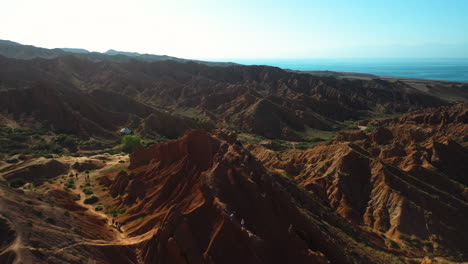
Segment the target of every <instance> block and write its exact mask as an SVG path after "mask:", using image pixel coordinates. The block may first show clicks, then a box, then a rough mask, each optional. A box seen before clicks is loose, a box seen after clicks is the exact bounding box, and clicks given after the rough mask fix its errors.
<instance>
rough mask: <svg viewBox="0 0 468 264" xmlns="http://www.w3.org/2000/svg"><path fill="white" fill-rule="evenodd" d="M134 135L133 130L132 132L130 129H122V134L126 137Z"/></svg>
mask: <svg viewBox="0 0 468 264" xmlns="http://www.w3.org/2000/svg"><path fill="white" fill-rule="evenodd" d="M131 133H132V130H130V129H129V128H126V127H124V128H122V129H120V134H124V135H130V134H131Z"/></svg>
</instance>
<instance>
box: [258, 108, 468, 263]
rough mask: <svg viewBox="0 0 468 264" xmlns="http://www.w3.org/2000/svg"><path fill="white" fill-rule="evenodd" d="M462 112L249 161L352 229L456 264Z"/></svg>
mask: <svg viewBox="0 0 468 264" xmlns="http://www.w3.org/2000/svg"><path fill="white" fill-rule="evenodd" d="M467 109H468V108H467V105H466V104H458V105H455V106H452V107H442V108H437V109H430V110H424V111H419V112H415V113H410V114H407V115H404V116H402V117H401V118H398V119H390V120H384V121H379V122H380V123H377V122H374V123H373V125H380V126H378V127H376V128H375V129H374V130H373V131H372V132H368V133H364V132H362V131H350V132H342V133H339V134H338V136H337V137H336V138H335V139H334V140H333V141H332V142H331V143H320V144H318V145H316V146H314V147H312V148H310V149H308V150H306V151H303V152H298V151H296V153H294V154H293V153H287V154H283V155H281V156H279V157H275V156H267V155H266V154H265V151H260V152H255V151H254V152H253V154H254V155H255V156H256V157H258V158H259V159H261V160H262V161H263V162H264V164H266V165H267V166H269V167H272V168H276V169H280V170H284V171H285V172H287V173H288V174H289V176H290V177H292V178H294V180H296V181H298V182H299V184H300V185H302V186H304V188H305V189H306V190H308V191H310V192H312V193H314V195H316V196H318V197H320V199H321V200H322V201H323V202H324V203H325V204H327V205H328V206H329V207H330V208H332V209H333V210H334V211H336V212H337V213H338V214H339V215H340V216H341V217H342V218H344V219H346V220H347V221H349V222H350V223H352V224H354V225H356V226H361V227H363V228H366V229H367V230H371V232H374V233H375V234H385V236H386V237H387V238H389V239H391V240H393V241H394V244H393V247H394V248H397V247H400V248H401V249H402V250H403V251H406V252H407V253H406V254H409V255H413V256H424V255H426V254H434V255H439V256H452V257H457V259H458V260H462V259H466V257H467V256H466V255H464V254H465V252H467V248H466V245H465V244H464V243H463V242H462V241H463V239H464V237H466V236H467V235H468V233H467V231H466V228H464V226H463V225H464V219H466V217H467V215H468V207H467V201H468V200H467V199H468V196H467V195H466V188H465V187H464V186H465V185H466V184H467V181H466V177H465V176H464V175H468V167H467V165H466V160H468V151H467V150H466V148H465V147H463V146H462V145H461V144H462V143H463V137H462V136H463V135H465V136H466V135H467V134H466V133H464V132H463V131H467V129H468V122H466V119H465V116H466V113H467ZM371 123H372V122H371ZM368 125H369V124H368ZM453 139H457V141H458V142H457V141H454V140H453ZM256 149H258V147H256ZM279 161H281V162H279ZM284 164H291V165H290V166H291V167H294V168H295V170H291V169H287V168H286V167H285V166H284Z"/></svg>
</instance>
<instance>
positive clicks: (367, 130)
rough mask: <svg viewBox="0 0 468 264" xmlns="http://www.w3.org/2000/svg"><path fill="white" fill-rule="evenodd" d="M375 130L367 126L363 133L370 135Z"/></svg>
mask: <svg viewBox="0 0 468 264" xmlns="http://www.w3.org/2000/svg"><path fill="white" fill-rule="evenodd" d="M374 130H375V127H374V126H372V125H368V126H367V128H366V129H364V132H366V133H371V132H372V131H374Z"/></svg>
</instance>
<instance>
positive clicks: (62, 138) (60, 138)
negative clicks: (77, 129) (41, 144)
mask: <svg viewBox="0 0 468 264" xmlns="http://www.w3.org/2000/svg"><path fill="white" fill-rule="evenodd" d="M53 142H54V143H55V144H57V145H59V146H62V147H65V148H67V149H68V151H69V152H76V151H77V150H78V139H77V138H76V137H75V136H72V135H65V134H60V135H57V136H55V137H54V139H53Z"/></svg>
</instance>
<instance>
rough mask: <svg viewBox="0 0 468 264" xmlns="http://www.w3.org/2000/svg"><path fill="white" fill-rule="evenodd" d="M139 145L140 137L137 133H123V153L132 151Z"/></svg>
mask: <svg viewBox="0 0 468 264" xmlns="http://www.w3.org/2000/svg"><path fill="white" fill-rule="evenodd" d="M140 145H141V138H140V136H138V135H125V136H124V137H123V138H122V151H123V152H125V153H132V152H134V151H135V150H136V149H137V148H138V147H139V146H140Z"/></svg>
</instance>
